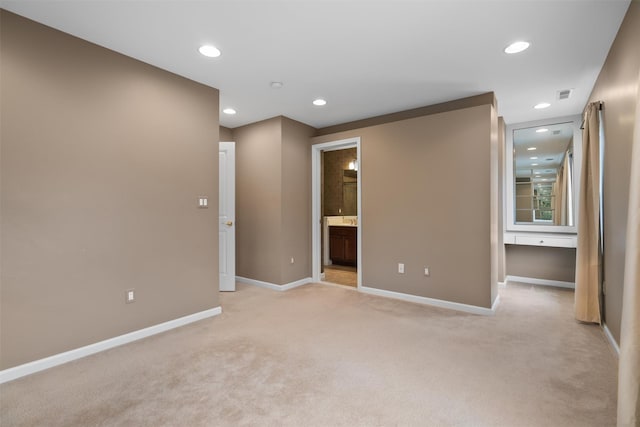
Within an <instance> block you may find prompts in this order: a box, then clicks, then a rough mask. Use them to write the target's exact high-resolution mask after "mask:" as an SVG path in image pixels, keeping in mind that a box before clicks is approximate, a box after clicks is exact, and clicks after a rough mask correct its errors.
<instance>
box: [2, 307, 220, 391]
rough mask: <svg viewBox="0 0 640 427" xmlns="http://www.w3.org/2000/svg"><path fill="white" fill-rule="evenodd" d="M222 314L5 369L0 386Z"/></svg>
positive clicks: (189, 319)
mask: <svg viewBox="0 0 640 427" xmlns="http://www.w3.org/2000/svg"><path fill="white" fill-rule="evenodd" d="M220 313H222V308H221V307H214V308H211V309H209V310H204V311H200V312H198V313H194V314H189V315H188V316H184V317H180V318H178V319H174V320H169V321H168V322H164V323H159V324H157V325H153V326H149V327H148V328H144V329H139V330H137V331H133V332H129V333H127V334H124V335H119V336H117V337H113V338H109V339H106V340H104V341H100V342H97V343H94V344H89V345H86V346H84V347H80V348H76V349H73V350H69V351H65V352H64V353H58V354H54V355H53V356H49V357H45V358H44V359H39V360H34V361H33V362H29V363H25V364H23V365H18V366H15V367H13V368H9V369H5V370H3V371H0V384H3V383H6V382H8V381H13V380H15V379H18V378H21V377H24V376H26V375H31V374H35V373H36V372H40V371H43V370H45V369H49V368H53V367H54V366H58V365H62V364H64V363H67V362H71V361H74V360H77V359H81V358H83V357H86V356H90V355H92V354H95V353H99V352H101V351H105V350H108V349H110V348H114V347H118V346H121V345H123V344H128V343H130V342H133V341H137V340H139V339H142V338H147V337H150V336H151V335H156V334H159V333H161V332H166V331H168V330H170V329H175V328H179V327H180V326H184V325H187V324H189V323H193V322H197V321H198V320H202V319H206V318H209V317H213V316H217V315H218V314H220Z"/></svg>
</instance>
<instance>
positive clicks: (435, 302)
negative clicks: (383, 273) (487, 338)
mask: <svg viewBox="0 0 640 427" xmlns="http://www.w3.org/2000/svg"><path fill="white" fill-rule="evenodd" d="M359 290H360V292H364V293H365V294H371V295H377V296H381V297H387V298H393V299H399V300H402V301H408V302H414V303H417V304H423V305H432V306H434V307H440V308H448V309H450V310H457V311H464V312H465V313H471V314H480V315H484V316H493V315H494V314H495V311H496V308H497V307H498V304H499V302H500V297H499V296H498V297H497V298H496V299H495V301H494V302H493V304H492V306H491V308H484V307H478V306H476V305H468V304H462V303H459V302H452V301H444V300H440V299H435V298H427V297H421V296H417V295H410V294H404V293H400V292H394V291H387V290H384V289H377V288H369V287H367V286H361V287H360V289H359Z"/></svg>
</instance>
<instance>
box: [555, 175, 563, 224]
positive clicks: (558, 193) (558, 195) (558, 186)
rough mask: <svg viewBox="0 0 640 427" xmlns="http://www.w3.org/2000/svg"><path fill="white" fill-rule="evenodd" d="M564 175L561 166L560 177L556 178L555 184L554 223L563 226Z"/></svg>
mask: <svg viewBox="0 0 640 427" xmlns="http://www.w3.org/2000/svg"><path fill="white" fill-rule="evenodd" d="M563 175H564V168H563V167H562V166H560V168H559V169H558V175H557V176H556V182H555V183H554V184H553V194H554V195H555V197H554V198H553V223H554V224H555V225H561V224H562V193H563V191H562V177H563Z"/></svg>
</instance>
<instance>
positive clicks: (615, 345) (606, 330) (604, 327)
mask: <svg viewBox="0 0 640 427" xmlns="http://www.w3.org/2000/svg"><path fill="white" fill-rule="evenodd" d="M602 330H604V335H605V336H606V337H607V340H609V344H611V347H613V349H614V350H615V351H616V354H617V355H618V357H620V346H618V343H617V342H616V339H615V338H614V337H613V335H611V331H610V330H609V328H608V327H607V324H606V323H603V324H602Z"/></svg>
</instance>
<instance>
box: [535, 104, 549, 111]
mask: <svg viewBox="0 0 640 427" xmlns="http://www.w3.org/2000/svg"><path fill="white" fill-rule="evenodd" d="M547 107H551V104H549V103H548V102H541V103H539V104H536V105H534V106H533V108H535V109H536V110H542V109H543V108H547Z"/></svg>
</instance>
